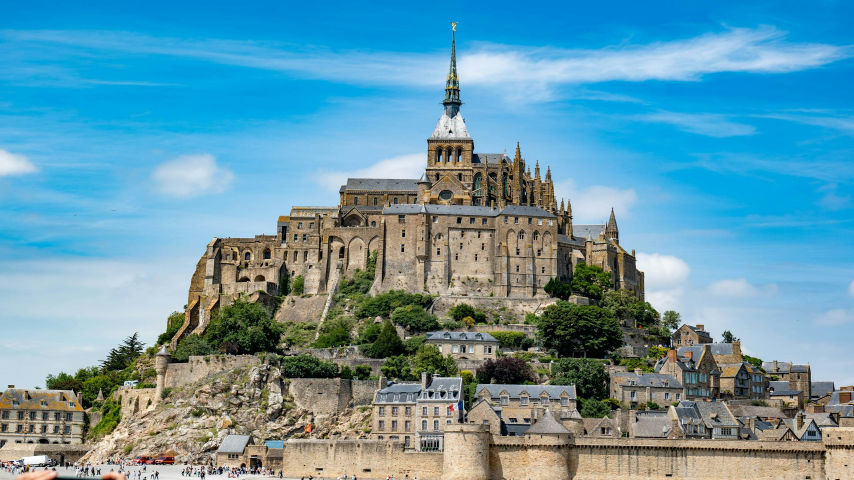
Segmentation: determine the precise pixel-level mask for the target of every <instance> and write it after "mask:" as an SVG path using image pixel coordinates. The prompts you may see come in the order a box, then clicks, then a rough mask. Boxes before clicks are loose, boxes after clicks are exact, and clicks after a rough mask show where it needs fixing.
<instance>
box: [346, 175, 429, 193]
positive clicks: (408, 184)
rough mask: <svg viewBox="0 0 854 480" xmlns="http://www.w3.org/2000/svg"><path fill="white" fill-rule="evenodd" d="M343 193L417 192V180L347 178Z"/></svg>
mask: <svg viewBox="0 0 854 480" xmlns="http://www.w3.org/2000/svg"><path fill="white" fill-rule="evenodd" d="M341 188H342V189H343V191H367V192H406V193H415V192H417V191H418V179H417V178H348V179H347V184H346V185H344V186H342V187H341Z"/></svg>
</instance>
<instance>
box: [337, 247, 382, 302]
mask: <svg viewBox="0 0 854 480" xmlns="http://www.w3.org/2000/svg"><path fill="white" fill-rule="evenodd" d="M376 268H377V251H376V250H374V251H372V252H371V254H370V255H369V256H368V266H367V268H366V269H365V270H364V271H362V270H356V271H355V272H354V273H353V277H352V278H347V279H344V280H342V281H341V285H340V286H339V287H338V295H340V296H342V297H346V298H354V297H358V296H360V295H365V294H367V293H368V291H369V290H370V289H371V285H373V284H374V276H375V274H376Z"/></svg>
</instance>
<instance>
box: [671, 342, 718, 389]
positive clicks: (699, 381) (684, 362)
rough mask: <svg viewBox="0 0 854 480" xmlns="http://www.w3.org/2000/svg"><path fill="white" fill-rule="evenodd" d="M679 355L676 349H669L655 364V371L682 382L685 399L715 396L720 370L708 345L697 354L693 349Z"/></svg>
mask: <svg viewBox="0 0 854 480" xmlns="http://www.w3.org/2000/svg"><path fill="white" fill-rule="evenodd" d="M684 353H685V354H684V356H683V355H680V354H679V352H678V351H677V350H670V351H668V352H667V356H665V357H664V358H662V359H661V360H659V361H658V363H656V365H655V371H656V373H662V374H666V375H670V376H671V377H673V378H675V379H676V380H678V381H679V383H681V384H682V388H684V389H685V399H686V400H710V399H712V398H717V396H718V387H719V384H720V370H719V369H718V365H717V363H715V358H714V356H713V355H712V352H711V350H710V349H709V348H708V346H704V347H703V348H702V349H701V350H700V354H699V355H696V356H695V355H694V351H692V350H689V351H686V352H684Z"/></svg>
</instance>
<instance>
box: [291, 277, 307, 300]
mask: <svg viewBox="0 0 854 480" xmlns="http://www.w3.org/2000/svg"><path fill="white" fill-rule="evenodd" d="M291 293H292V294H294V295H302V294H303V293H305V277H303V276H302V275H297V276H296V277H294V281H293V282H291Z"/></svg>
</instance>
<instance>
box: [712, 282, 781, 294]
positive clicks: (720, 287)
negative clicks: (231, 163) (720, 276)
mask: <svg viewBox="0 0 854 480" xmlns="http://www.w3.org/2000/svg"><path fill="white" fill-rule="evenodd" d="M778 290H779V289H778V288H777V285H776V284H773V283H769V284H767V285H753V284H752V283H750V282H748V281H747V279H745V278H729V279H726V280H719V281H717V282H715V283H713V284H711V285H709V288H708V292H709V293H710V294H712V295H715V296H719V297H728V298H753V297H767V296H772V295H776V294H777V292H778Z"/></svg>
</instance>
